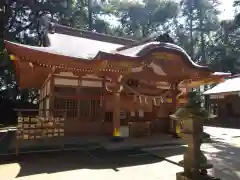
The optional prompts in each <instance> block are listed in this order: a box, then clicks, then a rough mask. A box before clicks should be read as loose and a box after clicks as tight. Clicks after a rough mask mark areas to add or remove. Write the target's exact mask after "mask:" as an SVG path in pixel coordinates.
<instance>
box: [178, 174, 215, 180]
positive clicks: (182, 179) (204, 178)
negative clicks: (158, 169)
mask: <svg viewBox="0 0 240 180" xmlns="http://www.w3.org/2000/svg"><path fill="white" fill-rule="evenodd" d="M176 177H177V178H176V180H220V179H218V178H214V177H211V176H209V175H199V177H198V178H196V177H187V176H186V175H185V174H184V172H179V173H177V174H176Z"/></svg>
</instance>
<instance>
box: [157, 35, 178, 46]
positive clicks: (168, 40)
mask: <svg viewBox="0 0 240 180" xmlns="http://www.w3.org/2000/svg"><path fill="white" fill-rule="evenodd" d="M155 40H156V41H158V42H164V43H172V44H174V40H173V39H172V38H171V36H170V35H169V33H164V34H162V35H160V36H158V37H157V38H156V39H155Z"/></svg>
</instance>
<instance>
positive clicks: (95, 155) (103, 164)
mask: <svg viewBox="0 0 240 180" xmlns="http://www.w3.org/2000/svg"><path fill="white" fill-rule="evenodd" d="M169 152H170V151H169ZM176 153H182V151H176V152H175V151H174V152H171V153H169V154H168V155H169V156H174V155H177V154H176ZM165 156H166V154H164V155H163V157H165ZM163 160H164V158H161V157H158V156H155V155H151V154H148V153H147V152H143V151H141V150H139V149H129V150H121V151H108V150H107V149H104V148H102V147H100V148H97V149H93V150H79V151H65V152H63V151H62V152H48V153H41V154H39V153H38V154H36V153H35V154H25V155H20V156H19V157H18V159H17V160H16V156H7V157H5V160H4V164H5V165H6V164H7V163H9V164H10V163H11V164H13V163H14V162H15V163H17V164H18V165H19V166H20V171H19V172H18V175H17V177H23V176H29V175H34V174H42V173H47V174H50V173H56V172H64V171H71V170H79V169H113V170H114V171H118V168H121V167H129V166H137V165H144V164H152V163H157V162H161V161H163Z"/></svg>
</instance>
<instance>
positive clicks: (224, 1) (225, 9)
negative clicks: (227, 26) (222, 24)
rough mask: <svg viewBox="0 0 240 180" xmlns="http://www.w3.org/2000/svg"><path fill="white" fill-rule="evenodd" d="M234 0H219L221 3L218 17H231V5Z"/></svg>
mask: <svg viewBox="0 0 240 180" xmlns="http://www.w3.org/2000/svg"><path fill="white" fill-rule="evenodd" d="M233 1H234V0H220V2H221V5H220V6H219V10H220V11H221V12H222V13H221V15H220V16H219V18H220V19H221V20H226V19H232V18H233V16H234V9H233V7H232V4H233Z"/></svg>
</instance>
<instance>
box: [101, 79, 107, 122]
mask: <svg viewBox="0 0 240 180" xmlns="http://www.w3.org/2000/svg"><path fill="white" fill-rule="evenodd" d="M105 84H106V78H105V77H104V78H103V80H102V90H101V108H100V111H101V112H100V114H101V118H102V119H101V120H102V122H103V123H104V122H105V116H106V93H105V86H106V85H105Z"/></svg>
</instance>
